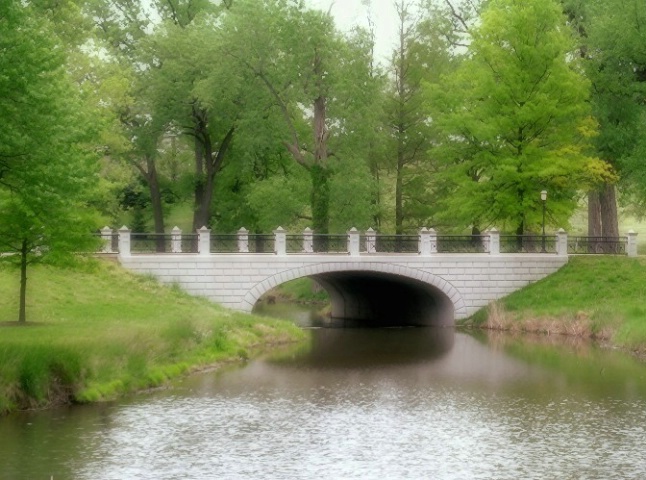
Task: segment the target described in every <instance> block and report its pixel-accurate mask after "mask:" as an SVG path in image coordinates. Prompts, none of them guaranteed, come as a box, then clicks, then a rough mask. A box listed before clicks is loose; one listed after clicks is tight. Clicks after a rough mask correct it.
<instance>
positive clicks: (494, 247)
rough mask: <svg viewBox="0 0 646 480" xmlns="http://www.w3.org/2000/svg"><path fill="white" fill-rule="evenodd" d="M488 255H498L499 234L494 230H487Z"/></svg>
mask: <svg viewBox="0 0 646 480" xmlns="http://www.w3.org/2000/svg"><path fill="white" fill-rule="evenodd" d="M489 255H500V232H499V231H498V230H496V229H495V228H492V229H491V230H489Z"/></svg>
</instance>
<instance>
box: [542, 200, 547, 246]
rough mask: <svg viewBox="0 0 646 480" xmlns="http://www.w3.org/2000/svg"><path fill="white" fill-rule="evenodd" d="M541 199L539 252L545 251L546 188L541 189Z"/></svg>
mask: <svg viewBox="0 0 646 480" xmlns="http://www.w3.org/2000/svg"><path fill="white" fill-rule="evenodd" d="M541 201H542V202H543V238H542V239H541V253H545V252H546V250H545V204H546V203H547V190H542V191H541Z"/></svg>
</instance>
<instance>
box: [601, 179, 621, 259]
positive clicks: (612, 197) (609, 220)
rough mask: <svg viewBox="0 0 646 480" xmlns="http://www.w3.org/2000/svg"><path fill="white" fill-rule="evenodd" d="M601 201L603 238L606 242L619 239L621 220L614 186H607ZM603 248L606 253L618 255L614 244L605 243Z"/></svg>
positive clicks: (602, 193)
mask: <svg viewBox="0 0 646 480" xmlns="http://www.w3.org/2000/svg"><path fill="white" fill-rule="evenodd" d="M599 200H600V204H601V236H602V237H603V238H604V239H606V240H607V239H616V238H617V237H619V219H618V215H617V196H616V193H615V187H614V185H610V184H605V185H604V186H603V190H602V191H601V195H600V196H599ZM603 248H604V252H605V253H618V252H617V251H616V248H617V247H616V243H614V242H604V243H603Z"/></svg>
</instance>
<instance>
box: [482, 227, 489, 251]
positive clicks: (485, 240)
mask: <svg viewBox="0 0 646 480" xmlns="http://www.w3.org/2000/svg"><path fill="white" fill-rule="evenodd" d="M481 240H482V251H483V252H484V253H489V250H490V248H491V245H490V240H491V237H490V236H489V230H487V231H486V232H484V235H482V238H481Z"/></svg>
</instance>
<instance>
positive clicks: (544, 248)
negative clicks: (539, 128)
mask: <svg viewBox="0 0 646 480" xmlns="http://www.w3.org/2000/svg"><path fill="white" fill-rule="evenodd" d="M100 235H101V238H102V239H103V248H102V252H103V253H119V255H120V256H130V255H132V254H135V253H175V254H177V253H194V254H198V255H213V254H222V253H265V254H274V255H278V256H284V255H288V254H289V255H292V254H324V253H327V254H347V255H350V256H358V255H371V254H409V255H410V254H417V255H419V256H430V255H436V254H438V253H482V254H488V255H501V254H508V253H545V254H556V255H561V256H564V255H568V254H590V253H592V254H626V255H628V256H637V233H635V232H634V231H632V230H631V231H629V232H628V234H627V236H626V237H619V238H617V239H602V238H600V237H577V236H573V237H568V234H567V233H566V232H565V231H564V230H563V229H559V230H558V231H557V232H556V234H555V235H546V236H545V237H543V236H541V235H522V236H517V235H501V234H500V232H499V231H498V230H496V229H495V228H494V229H491V230H489V231H487V232H485V234H483V235H438V233H437V232H436V231H435V230H434V229H432V228H431V229H428V228H422V229H420V231H419V233H418V234H417V235H383V234H379V233H377V232H375V231H374V230H373V229H368V230H367V231H366V232H365V233H361V232H360V231H358V230H357V229H356V228H352V229H350V230H349V231H348V232H346V234H345V235H319V234H316V233H315V232H313V231H312V230H311V229H309V228H306V229H305V230H304V231H303V232H302V233H301V234H298V235H292V234H288V233H287V232H286V231H285V230H284V229H283V228H282V227H278V228H277V229H276V230H274V232H273V236H270V235H256V234H250V233H249V231H248V230H246V229H245V228H241V229H240V230H239V231H238V232H237V233H236V234H231V235H217V236H212V235H211V230H210V229H208V228H206V227H202V228H200V229H199V230H198V231H197V232H196V233H195V234H183V233H182V231H181V230H180V229H179V228H178V227H174V228H173V230H172V231H171V233H170V234H141V233H133V232H131V231H130V230H129V229H128V228H127V227H126V226H123V227H121V228H120V229H119V230H118V231H117V235H118V242H117V245H118V249H117V250H118V251H117V252H114V242H113V239H114V237H115V233H114V232H113V230H112V229H110V228H109V227H104V228H103V229H101V233H100ZM268 241H272V244H271V245H268ZM501 245H502V246H501ZM252 247H253V248H252Z"/></svg>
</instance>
